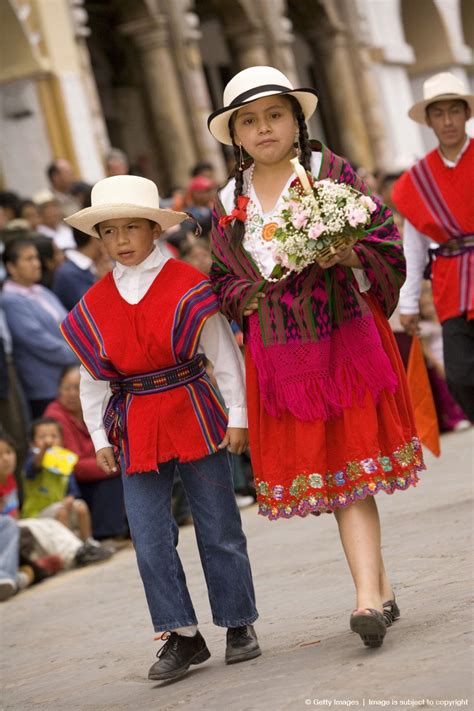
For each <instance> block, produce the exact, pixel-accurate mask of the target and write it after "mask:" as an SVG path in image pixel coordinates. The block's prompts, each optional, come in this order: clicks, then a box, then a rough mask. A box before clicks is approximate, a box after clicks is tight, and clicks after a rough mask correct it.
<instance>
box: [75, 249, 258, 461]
mask: <svg viewBox="0 0 474 711" xmlns="http://www.w3.org/2000/svg"><path fill="white" fill-rule="evenodd" d="M168 259H169V257H166V256H164V255H163V254H162V252H161V251H160V250H159V249H156V248H155V249H154V250H153V252H152V253H151V254H150V255H149V256H148V257H147V258H146V259H145V260H144V261H143V262H141V264H138V265H137V266H135V267H125V266H123V265H121V264H117V265H116V267H115V268H114V270H113V272H112V276H113V279H114V281H115V284H116V285H117V289H118V290H119V292H120V295H121V296H122V297H123V298H124V299H125V300H126V301H127V302H128V303H129V304H137V303H138V302H139V301H141V300H142V299H143V297H144V296H145V294H146V293H147V291H148V289H149V288H150V286H151V285H152V283H153V281H154V279H155V278H156V276H157V275H158V274H159V272H160V271H161V269H162V268H163V266H164V264H166V262H167V261H168ZM198 350H199V352H201V353H204V354H205V355H206V357H207V358H208V359H209V360H210V361H211V363H212V364H213V366H214V375H215V378H216V380H217V384H218V386H219V390H220V391H221V394H222V397H223V398H224V402H225V404H226V407H227V409H228V411H229V427H247V407H246V400H245V373H244V362H243V358H242V355H241V353H240V351H239V348H238V346H237V343H236V342H235V338H234V336H233V333H232V330H231V328H230V326H229V324H228V323H227V321H226V319H225V318H224V316H222V314H214V315H213V316H211V317H210V318H208V319H207V321H206V322H205V324H204V326H203V329H202V331H201V336H200V338H199V347H198ZM110 396H111V390H110V386H109V383H108V382H107V381H105V380H94V378H93V377H92V376H91V375H90V374H89V372H88V371H87V370H86V369H85V368H84V366H81V403H82V412H83V416H84V422H85V423H86V426H87V429H88V430H89V433H90V435H91V438H92V441H93V443H94V447H95V449H96V451H97V450H99V449H101V448H102V447H109V446H110V443H109V441H108V439H107V435H106V433H105V429H104V424H103V417H104V413H105V409H106V407H107V403H108V401H109V399H110Z"/></svg>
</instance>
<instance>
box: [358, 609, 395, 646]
mask: <svg viewBox="0 0 474 711" xmlns="http://www.w3.org/2000/svg"><path fill="white" fill-rule="evenodd" d="M366 612H368V613H369V614H368V615H367V614H364V613H359V614H356V613H352V615H351V620H350V625H351V630H352V631H353V632H357V634H358V635H360V638H361V639H362V641H363V643H364V644H365V646H366V647H371V648H374V647H381V646H382V644H383V640H384V637H385V634H386V632H387V623H386V622H385V617H384V615H382V613H381V612H379V611H378V610H373V609H372V608H370V607H368V608H367V610H366Z"/></svg>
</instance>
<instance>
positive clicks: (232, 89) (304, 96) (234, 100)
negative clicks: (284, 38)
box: [207, 67, 318, 146]
mask: <svg viewBox="0 0 474 711" xmlns="http://www.w3.org/2000/svg"><path fill="white" fill-rule="evenodd" d="M278 94H290V95H291V96H294V97H295V99H298V102H299V104H300V106H301V108H302V111H303V114H304V117H305V119H306V120H308V119H309V118H310V116H312V115H313V113H314V111H315V109H316V105H317V103H318V96H317V94H316V91H315V90H314V89H295V88H294V87H293V85H292V83H291V82H290V80H289V79H288V77H286V76H285V75H284V74H283V73H282V72H280V71H278V69H275V68H274V67H249V68H248V69H243V70H242V71H241V72H239V73H238V74H236V75H235V77H233V78H232V79H231V80H230V82H229V83H228V84H227V86H226V88H225V89H224V101H223V104H224V107H223V108H222V109H219V110H218V111H214V112H213V113H212V114H211V115H210V116H209V118H208V120H207V127H208V128H209V131H210V132H211V133H212V135H213V136H214V138H217V140H218V141H220V142H221V143H226V144H227V145H229V146H231V145H232V139H231V137H230V133H229V120H230V117H231V116H232V114H233V113H234V112H235V111H237V110H238V109H240V107H241V106H245V104H248V103H250V102H251V101H256V100H257V99H262V98H263V97H264V96H273V95H278Z"/></svg>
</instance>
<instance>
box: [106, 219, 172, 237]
mask: <svg viewBox="0 0 474 711" xmlns="http://www.w3.org/2000/svg"><path fill="white" fill-rule="evenodd" d="M129 219H130V220H133V219H135V218H133V217H130V218H129ZM136 219H137V220H146V221H147V222H148V223H149V224H150V227H151V229H153V228H154V227H156V226H157V225H158V226H159V227H161V225H160V223H159V222H155V221H154V220H148V218H146V217H137V218H136ZM104 222H105V220H104ZM99 227H100V222H98V223H97V224H96V225H94V229H95V231H96V232H97V234H98V235H99V237H101V234H100V229H99Z"/></svg>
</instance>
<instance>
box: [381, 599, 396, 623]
mask: <svg viewBox="0 0 474 711" xmlns="http://www.w3.org/2000/svg"><path fill="white" fill-rule="evenodd" d="M382 607H383V616H384V617H385V623H386V625H387V627H391V626H392V625H393V623H394V622H395V621H396V620H398V619H400V608H399V607H398V605H397V601H396V600H395V598H393V600H387V602H384V604H383V605H382Z"/></svg>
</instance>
